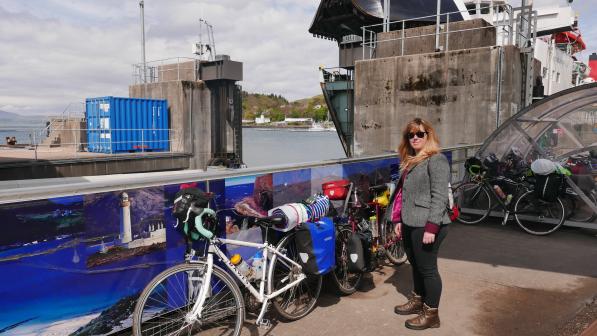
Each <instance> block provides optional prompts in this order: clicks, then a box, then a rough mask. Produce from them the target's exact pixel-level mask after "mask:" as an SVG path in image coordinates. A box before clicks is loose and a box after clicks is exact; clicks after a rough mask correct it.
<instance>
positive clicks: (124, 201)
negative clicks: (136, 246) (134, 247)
mask: <svg viewBox="0 0 597 336" xmlns="http://www.w3.org/2000/svg"><path fill="white" fill-rule="evenodd" d="M132 240H133V231H132V227H131V201H130V200H129V195H128V194H127V193H125V192H123V193H122V194H121V195H120V242H121V243H123V244H127V243H130V242H131V241H132Z"/></svg>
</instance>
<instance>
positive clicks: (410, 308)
mask: <svg viewBox="0 0 597 336" xmlns="http://www.w3.org/2000/svg"><path fill="white" fill-rule="evenodd" d="M422 310H423V298H422V297H420V296H419V295H417V294H415V292H412V293H411V296H410V298H409V299H408V302H406V303H405V304H402V305H398V306H396V307H394V313H396V314H398V315H410V314H419V313H421V311H422Z"/></svg>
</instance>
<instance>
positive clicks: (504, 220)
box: [502, 210, 510, 226]
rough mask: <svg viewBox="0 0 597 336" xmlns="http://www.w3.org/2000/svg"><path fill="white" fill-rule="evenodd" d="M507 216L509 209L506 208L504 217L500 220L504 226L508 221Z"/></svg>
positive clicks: (508, 215)
mask: <svg viewBox="0 0 597 336" xmlns="http://www.w3.org/2000/svg"><path fill="white" fill-rule="evenodd" d="M508 217H510V211H509V210H506V211H505V213H504V219H503V220H502V226H506V224H507V223H508Z"/></svg>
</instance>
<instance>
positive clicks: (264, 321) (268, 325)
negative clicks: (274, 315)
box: [257, 319, 272, 329]
mask: <svg viewBox="0 0 597 336" xmlns="http://www.w3.org/2000/svg"><path fill="white" fill-rule="evenodd" d="M257 326H258V327H259V328H263V329H269V328H271V327H272V323H271V322H270V320H268V319H261V321H260V322H257Z"/></svg>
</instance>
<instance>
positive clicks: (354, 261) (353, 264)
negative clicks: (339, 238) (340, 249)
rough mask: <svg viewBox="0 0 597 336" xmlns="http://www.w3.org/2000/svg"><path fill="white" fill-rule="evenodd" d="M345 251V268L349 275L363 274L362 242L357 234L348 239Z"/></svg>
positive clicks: (363, 252)
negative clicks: (346, 258)
mask: <svg viewBox="0 0 597 336" xmlns="http://www.w3.org/2000/svg"><path fill="white" fill-rule="evenodd" d="M346 245H347V246H346V249H347V251H346V252H347V253H346V254H347V257H348V260H347V265H346V266H347V268H348V272H349V273H362V272H365V269H366V268H365V267H366V265H365V251H364V249H363V242H362V241H361V237H360V236H359V234H358V233H356V232H353V233H351V235H350V236H349V237H348V242H347V244H346Z"/></svg>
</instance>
